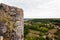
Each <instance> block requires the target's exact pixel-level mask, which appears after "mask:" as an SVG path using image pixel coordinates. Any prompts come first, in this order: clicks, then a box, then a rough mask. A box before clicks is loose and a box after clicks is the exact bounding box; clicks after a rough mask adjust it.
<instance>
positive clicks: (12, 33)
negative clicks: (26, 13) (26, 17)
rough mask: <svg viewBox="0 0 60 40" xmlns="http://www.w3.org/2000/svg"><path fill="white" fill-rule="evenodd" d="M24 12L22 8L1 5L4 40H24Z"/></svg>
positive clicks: (1, 29) (0, 19)
mask: <svg viewBox="0 0 60 40" xmlns="http://www.w3.org/2000/svg"><path fill="white" fill-rule="evenodd" d="M23 26H24V25H23V10H22V9H21V8H17V7H13V6H8V5H5V4H3V3H1V4H0V31H1V32H2V33H0V36H3V38H4V40H5V39H6V40H8V39H7V38H10V40H23V39H24V38H23V36H24V35H23V29H24V27H23Z"/></svg>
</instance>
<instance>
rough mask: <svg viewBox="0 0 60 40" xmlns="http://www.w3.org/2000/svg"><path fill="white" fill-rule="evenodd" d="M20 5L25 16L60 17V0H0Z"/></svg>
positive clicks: (0, 0)
mask: <svg viewBox="0 0 60 40" xmlns="http://www.w3.org/2000/svg"><path fill="white" fill-rule="evenodd" d="M1 2H3V3H5V4H9V5H12V6H17V7H20V8H22V9H23V10H24V17H25V18H46V17H47V18H50V17H51V18H54V17H60V0H0V3H1Z"/></svg>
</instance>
